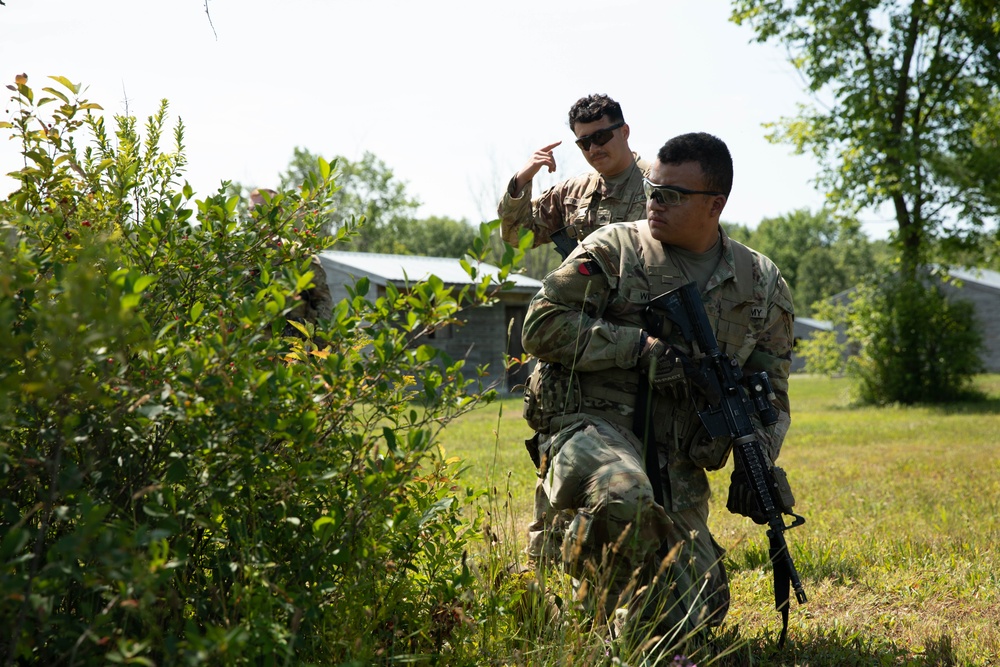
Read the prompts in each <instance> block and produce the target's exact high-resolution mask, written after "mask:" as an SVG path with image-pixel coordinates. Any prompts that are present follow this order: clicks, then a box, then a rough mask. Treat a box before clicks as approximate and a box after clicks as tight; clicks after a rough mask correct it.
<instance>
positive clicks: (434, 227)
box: [279, 147, 477, 257]
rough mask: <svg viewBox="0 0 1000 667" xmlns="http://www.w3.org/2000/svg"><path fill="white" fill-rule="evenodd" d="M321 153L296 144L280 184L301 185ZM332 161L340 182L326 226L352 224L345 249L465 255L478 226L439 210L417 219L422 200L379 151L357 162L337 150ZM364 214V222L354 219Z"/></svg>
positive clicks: (359, 218)
mask: <svg viewBox="0 0 1000 667" xmlns="http://www.w3.org/2000/svg"><path fill="white" fill-rule="evenodd" d="M318 157H319V156H317V155H316V154H314V153H312V152H311V151H309V150H308V149H305V148H298V147H297V148H295V149H294V151H293V153H292V158H291V160H290V161H289V164H288V168H287V169H286V170H285V171H284V172H283V173H282V174H281V176H280V177H279V186H280V187H281V188H282V189H286V188H295V187H299V186H301V185H302V183H304V182H305V181H306V180H307V179H308V178H309V176H310V175H315V171H316V168H317V167H316V165H317V163H318ZM330 163H331V164H332V165H333V167H334V169H335V172H336V178H337V186H338V187H337V191H336V192H335V193H334V194H333V201H332V213H331V214H330V215H329V217H328V221H327V227H328V228H329V229H330V231H331V232H332V231H335V230H338V229H341V228H344V227H345V225H348V226H350V227H351V228H352V234H351V235H350V236H349V237H348V238H346V239H344V240H343V243H342V244H341V246H342V247H343V249H344V250H355V251H359V252H381V253H393V254H399V255H428V256H436V257H461V256H462V255H464V254H465V253H466V252H467V251H468V250H469V247H470V245H471V244H472V242H473V239H475V238H476V236H477V231H476V230H475V229H473V227H472V225H470V224H469V223H467V222H466V221H464V220H453V219H451V218H446V217H440V216H432V217H430V218H426V219H418V218H417V217H416V213H417V208H418V207H419V206H420V201H419V200H418V199H417V198H416V197H414V196H412V195H411V194H410V193H409V192H408V191H407V187H406V183H405V182H404V181H401V180H399V179H398V178H396V176H395V174H394V173H393V171H392V169H390V168H389V166H388V165H387V164H386V163H385V162H384V161H383V160H381V159H379V158H378V157H377V156H376V155H375V154H374V153H371V152H366V153H365V154H364V155H363V156H362V158H361V160H360V161H356V162H355V161H351V160H349V159H347V158H345V157H343V156H337V157H335V158H333V159H332V160H331V161H330ZM362 220H363V224H360V225H351V224H350V223H351V222H352V221H354V222H361V221H362Z"/></svg>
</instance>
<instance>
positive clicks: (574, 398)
mask: <svg viewBox="0 0 1000 667" xmlns="http://www.w3.org/2000/svg"><path fill="white" fill-rule="evenodd" d="M732 182H733V163H732V158H731V156H730V154H729V149H728V148H727V147H726V145H725V143H724V142H722V141H721V140H720V139H718V138H717V137H714V136H712V135H709V134H705V133H696V134H685V135H681V136H679V137H675V138H673V139H671V140H670V141H668V142H667V143H666V144H664V145H663V147H662V148H661V149H660V151H659V153H658V154H657V159H656V161H655V162H654V163H653V165H652V168H651V170H650V172H649V175H648V177H647V178H646V179H645V180H644V193H645V196H646V197H648V201H647V208H646V217H647V219H645V220H639V221H636V222H624V223H618V224H611V225H607V226H604V227H601V228H599V229H598V230H596V231H595V232H593V233H592V234H590V235H589V236H587V237H586V239H584V240H583V241H582V242H581V243H580V245H579V247H577V248H576V249H575V250H574V251H573V253H572V254H570V256H569V257H568V258H567V259H566V260H565V261H564V262H563V263H562V264H561V265H560V266H559V267H558V268H557V269H555V270H554V271H553V272H552V273H550V274H549V275H548V276H546V278H545V280H544V281H543V284H542V289H541V291H539V293H538V294H537V295H536V296H535V298H534V299H533V300H532V301H531V305H530V306H529V308H528V314H527V316H526V318H525V321H524V329H523V335H522V342H523V344H524V349H525V350H526V351H527V352H528V353H530V354H532V355H534V356H536V357H538V358H539V359H540V360H542V361H544V362H545V364H544V365H542V364H540V365H542V366H543V367H544V368H545V369H546V370H545V371H544V372H545V373H547V374H549V375H551V376H552V377H554V378H556V379H557V380H558V381H557V382H552V383H550V384H546V378H545V377H539V378H538V379H537V380H536V384H534V385H531V384H530V383H529V387H528V389H527V390H526V394H525V405H526V411H525V416H526V417H527V418H528V422H529V424H530V425H532V428H534V429H535V430H536V431H539V432H540V435H539V437H538V440H537V441H536V445H537V450H536V452H535V454H536V458H537V460H538V462H539V472H538V474H539V479H540V485H539V487H540V489H539V490H540V492H541V493H542V494H544V499H543V500H546V501H548V503H549V504H550V505H551V507H552V510H553V511H554V512H556V513H557V514H555V515H554V516H553V515H552V514H551V512H550V515H549V517H548V520H549V521H550V523H551V522H552V521H553V519H556V520H562V521H566V520H568V521H569V524H568V526H566V527H565V528H564V529H562V530H558V528H559V525H558V523H555V524H553V525H552V528H553V529H552V531H551V534H552V535H553V536H555V539H558V535H559V534H562V536H563V537H562V543H561V551H560V553H561V556H562V559H563V565H564V567H565V568H566V569H567V570H568V571H569V572H571V573H572V574H573V575H574V576H575V577H578V578H583V579H590V580H591V582H590V583H591V586H590V590H591V591H593V597H592V598H591V599H593V600H601V599H602V598H601V595H602V593H604V592H605V591H601V590H595V589H599V588H600V584H601V582H610V586H609V587H608V590H607V591H606V593H607V595H606V597H604V598H603V601H604V606H603V607H602V606H601V604H600V603H599V602H598V603H595V604H594V608H595V611H597V612H598V613H603V614H606V615H607V616H609V617H610V616H612V615H615V616H616V617H617V616H618V614H617V613H616V609H621V608H623V607H624V608H627V612H625V613H624V614H623V616H624V617H625V619H626V621H625V626H626V628H627V627H629V625H630V624H635V625H637V626H638V628H639V631H640V632H643V631H644V630H642V622H644V621H650V620H652V619H657V620H659V619H661V618H662V619H663V620H662V621H660V623H659V626H658V627H656V628H655V634H672V633H673V631H674V630H675V629H679V630H680V633H679V634H678V635H677V636H683V635H684V634H685V633H687V632H696V631H698V630H699V629H700V628H704V627H706V626H707V627H712V626H717V625H719V624H721V623H722V620H723V618H725V615H726V613H727V611H728V608H729V585H728V579H727V575H726V571H725V568H724V567H723V562H722V557H723V554H724V553H725V551H724V550H723V549H722V547H720V546H719V545H718V544H717V543H716V541H715V539H714V538H713V537H712V534H711V532H710V530H709V527H708V515H709V504H708V501H709V497H710V496H711V491H710V489H709V481H708V476H707V475H706V470H716V469H720V468H722V467H724V466H725V465H726V461H727V459H728V457H729V454H730V450H731V448H732V446H733V443H732V440H731V439H729V438H725V437H723V438H714V439H713V438H711V437H710V436H709V435H708V433H707V432H706V431H705V427H704V426H703V424H702V423H701V420H700V419H699V417H698V411H699V410H703V409H705V407H706V406H707V405H708V401H709V396H708V394H706V393H705V390H704V384H703V382H699V375H698V373H697V372H696V371H695V369H696V367H697V362H698V361H700V357H699V353H698V351H697V350H694V349H692V347H691V346H690V345H689V344H688V343H686V342H685V340H684V338H683V337H682V336H680V335H679V333H678V332H677V331H676V330H674V328H672V327H671V326H670V325H669V323H667V322H666V320H657V319H656V318H654V317H650V316H649V315H650V314H649V313H648V312H647V306H648V304H649V303H650V302H651V301H652V300H653V299H654V298H655V297H657V296H659V295H661V294H663V293H665V292H668V291H670V290H672V289H674V288H677V287H681V286H683V285H686V284H689V283H692V282H694V283H696V285H697V287H698V291H699V292H700V294H701V297H702V300H703V302H704V305H705V310H706V312H707V315H708V319H709V321H710V322H711V325H712V327H713V328H714V329H715V332H714V333H715V336H716V338H717V339H718V342H719V345H720V347H721V348H722V351H723V352H724V353H725V354H726V355H728V356H729V357H731V358H732V359H734V360H735V361H736V362H738V363H739V365H740V367H741V369H742V371H743V373H744V375H748V374H751V373H755V372H759V371H764V372H766V373H767V374H768V376H769V377H770V379H771V383H772V385H773V389H774V394H775V398H774V399H773V402H774V405H775V407H776V408H777V409H778V418H777V421H776V422H775V423H774V424H772V425H770V426H763V425H762V424H760V423H756V422H755V427H756V431H757V433H756V435H757V438H758V440H759V441H760V442H761V443H762V445H763V446H764V448H765V451H766V453H767V456H768V457H769V458H770V460H771V462H773V461H774V460H775V459H777V457H778V454H779V452H780V450H781V444H782V441H783V439H784V436H785V433H786V432H787V431H788V426H789V424H790V423H791V419H790V416H789V415H790V411H789V402H788V372H789V367H790V365H791V343H792V319H793V314H792V313H793V311H792V299H791V294H790V292H789V290H788V286H787V285H786V284H785V281H784V279H783V278H782V277H781V273H780V272H779V270H778V268H777V267H776V266H775V265H774V263H773V262H771V261H770V260H769V259H768V258H767V257H764V256H763V255H761V254H759V253H757V252H756V251H753V250H751V249H749V248H747V247H746V246H743V245H741V244H739V243H737V242H735V241H733V240H731V239H730V238H729V237H728V236H727V235H726V233H725V232H724V231H723V229H722V227H721V226H720V224H719V220H720V216H721V214H722V211H723V209H724V207H725V205H726V202H727V200H728V198H729V193H730V190H731V188H732ZM654 314H655V311H654ZM553 394H555V396H553ZM639 397H645V398H644V400H643V399H640V398H639ZM553 398H555V399H556V400H555V405H554V406H553V405H552V404H553ZM529 405H534V406H536V408H535V409H533V410H528V409H527V406H529ZM637 415H638V416H637ZM647 445H652V446H655V447H656V455H655V456H653V457H651V458H650V459H649V460H650V461H658V466H657V467H655V468H652V469H649V468H647V459H645V458H644V453H645V451H646V447H647ZM652 465H654V466H655V465H656V463H653V464H652ZM737 472H738V471H737ZM737 472H734V474H733V477H732V479H731V483H730V490H729V493H730V495H729V498H730V501H729V505H728V507H729V509H730V511H733V512H736V513H740V514H747V512H748V511H749V509H750V508H749V507H747V506H745V504H741V503H744V500H743V499H744V498H745V496H746V490H745V489H741V488H739V484H740V483H741V482H740V481H739V480H740V477H739V476H738V475H737ZM654 484H655V485H656V487H654ZM536 502H537V500H536ZM536 511H537V510H536ZM671 549H676V551H670V550H671ZM668 551H669V552H670V553H673V554H674V556H675V560H673V561H672V563H671V562H670V561H669V559H667V560H661V559H662V556H663V555H664V554H666V553H668ZM588 560H589V561H590V564H587V561H588ZM661 562H662V563H664V564H666V565H665V567H666V570H665V571H662V572H661V573H660V574H659V576H657V572H658V569H659V568H660V567H661ZM595 568H596V569H595ZM636 571H639V572H640V575H639V579H640V581H639V582H638V583H637V585H636V586H634V587H629V586H628V582H629V578H630V577H631V576H632V573H633V572H636ZM595 573H596V574H595ZM638 590H645V591H646V593H645V594H644V595H643V596H639V597H636V596H635V595H633V596H632V597H631V598H629V595H630V593H629V591H638ZM619 594H623V595H624V596H625V597H624V598H622V599H619ZM660 614H664V616H662V617H661V616H660ZM648 630H649V628H648V627H647V628H646V629H645V631H648ZM649 634H654V632H649ZM641 636H648V635H641Z"/></svg>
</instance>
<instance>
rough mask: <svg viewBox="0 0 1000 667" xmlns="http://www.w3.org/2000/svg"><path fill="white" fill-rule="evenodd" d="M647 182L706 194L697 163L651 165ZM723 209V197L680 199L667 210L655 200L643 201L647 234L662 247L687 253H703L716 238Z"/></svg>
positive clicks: (708, 196)
mask: <svg viewBox="0 0 1000 667" xmlns="http://www.w3.org/2000/svg"><path fill="white" fill-rule="evenodd" d="M649 180H650V181H652V182H653V183H655V184H656V185H671V186H675V187H680V188H684V189H686V190H708V189H709V188H708V187H707V184H706V183H705V174H704V173H703V172H702V170H701V165H699V164H698V163H697V162H683V163H681V164H664V163H662V162H660V161H659V160H657V161H655V162H654V163H653V167H652V169H651V170H650V172H649ZM725 205H726V197H725V195H700V194H699V195H695V194H691V195H684V197H683V199H682V201H681V203H680V204H678V205H676V206H667V205H666V204H661V203H660V202H659V201H657V200H656V199H647V200H646V217H647V218H648V219H649V231H650V233H651V235H652V237H653V238H654V239H656V240H657V241H660V242H662V243H669V244H670V245H674V246H677V247H678V248H683V249H684V250H688V251H690V252H706V251H707V250H709V249H710V248H711V247H712V246H713V245H715V241H716V239H718V237H719V216H720V215H721V214H722V208H723V207H724V206H725Z"/></svg>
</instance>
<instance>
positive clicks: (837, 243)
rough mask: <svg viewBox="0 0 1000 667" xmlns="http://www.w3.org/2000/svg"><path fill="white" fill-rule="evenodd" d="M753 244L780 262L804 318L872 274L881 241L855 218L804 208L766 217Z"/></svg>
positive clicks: (799, 312) (756, 248)
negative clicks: (822, 301) (819, 303)
mask: <svg viewBox="0 0 1000 667" xmlns="http://www.w3.org/2000/svg"><path fill="white" fill-rule="evenodd" d="M749 245H750V246H751V247H752V248H753V249H754V250H758V251H760V252H762V253H763V254H765V255H767V256H768V257H769V258H771V259H772V260H773V261H774V263H775V264H777V265H778V268H780V269H781V274H782V275H783V276H784V277H785V280H786V281H788V285H789V287H790V288H791V290H792V296H793V297H794V299H795V313H796V314H797V315H800V316H804V317H805V316H809V315H810V313H811V312H812V308H813V304H814V303H815V302H816V301H819V300H820V299H826V298H828V297H831V296H833V295H834V294H837V293H839V292H842V291H844V290H847V289H850V288H852V287H854V286H855V285H857V284H858V282H859V281H860V280H861V279H862V278H863V277H866V276H868V275H870V274H872V273H874V271H875V267H876V263H877V257H878V248H879V246H880V245H881V244H873V243H872V242H871V241H869V240H868V237H866V236H865V235H864V233H863V232H862V231H861V226H860V225H859V224H858V223H857V221H855V220H849V219H848V220H836V219H835V218H834V217H833V215H832V214H831V213H830V212H829V211H825V210H824V211H820V212H818V213H812V212H810V211H808V210H805V209H800V210H798V211H793V212H792V213H786V214H785V215H781V216H778V217H776V218H765V219H764V220H762V221H761V223H760V225H758V226H757V229H755V230H754V231H753V233H752V236H751V239H750V241H749Z"/></svg>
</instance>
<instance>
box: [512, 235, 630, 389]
mask: <svg viewBox="0 0 1000 667" xmlns="http://www.w3.org/2000/svg"><path fill="white" fill-rule="evenodd" d="M610 292H611V287H610V285H609V282H608V279H607V278H606V277H605V275H604V273H603V272H602V271H601V270H599V269H598V268H597V264H596V263H595V262H594V261H593V259H592V258H591V257H590V256H589V255H587V254H586V253H585V251H584V250H583V248H582V247H581V248H577V249H576V250H575V251H574V252H573V253H572V254H571V255H570V256H569V257H568V258H567V259H566V261H565V262H563V263H562V264H561V265H560V266H559V267H558V268H557V269H556V270H554V271H553V272H552V273H550V274H549V275H548V276H546V277H545V280H543V281H542V289H541V290H540V291H539V292H538V294H537V295H536V296H535V298H534V299H532V301H531V305H530V306H528V315H527V317H526V318H525V321H524V330H523V334H522V343H523V345H524V349H525V351H527V352H528V353H529V354H532V355H534V356H536V357H538V358H540V359H544V360H546V361H551V362H556V363H560V364H562V365H564V366H570V367H574V368H576V369H577V370H579V371H583V372H589V371H600V370H605V369H608V368H616V367H617V368H632V367H633V366H635V362H636V359H637V357H638V355H639V342H640V341H639V337H640V334H641V330H640V329H639V328H638V327H632V326H624V325H618V324H612V323H611V322H608V321H607V320H605V319H603V317H602V316H603V313H604V311H605V309H606V308H607V305H608V299H609V295H610Z"/></svg>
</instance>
